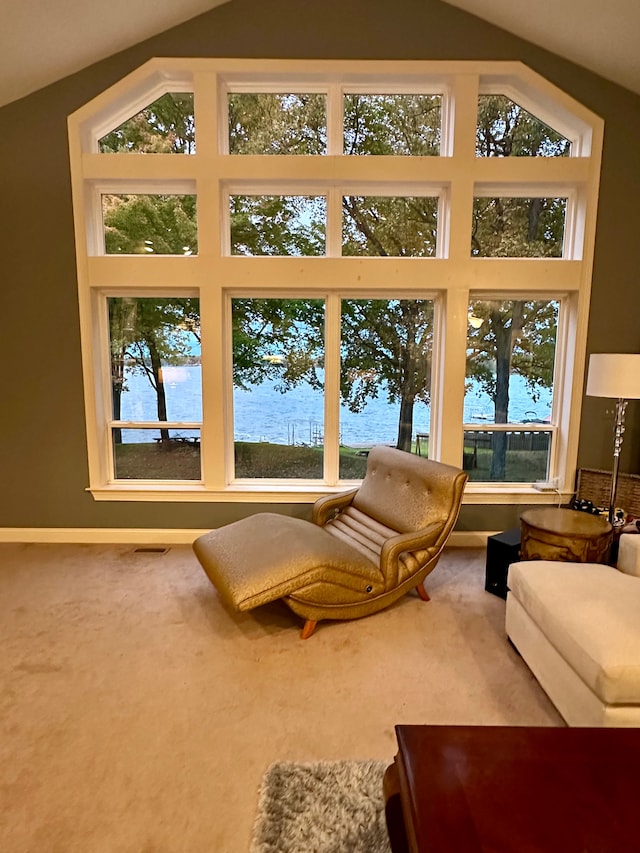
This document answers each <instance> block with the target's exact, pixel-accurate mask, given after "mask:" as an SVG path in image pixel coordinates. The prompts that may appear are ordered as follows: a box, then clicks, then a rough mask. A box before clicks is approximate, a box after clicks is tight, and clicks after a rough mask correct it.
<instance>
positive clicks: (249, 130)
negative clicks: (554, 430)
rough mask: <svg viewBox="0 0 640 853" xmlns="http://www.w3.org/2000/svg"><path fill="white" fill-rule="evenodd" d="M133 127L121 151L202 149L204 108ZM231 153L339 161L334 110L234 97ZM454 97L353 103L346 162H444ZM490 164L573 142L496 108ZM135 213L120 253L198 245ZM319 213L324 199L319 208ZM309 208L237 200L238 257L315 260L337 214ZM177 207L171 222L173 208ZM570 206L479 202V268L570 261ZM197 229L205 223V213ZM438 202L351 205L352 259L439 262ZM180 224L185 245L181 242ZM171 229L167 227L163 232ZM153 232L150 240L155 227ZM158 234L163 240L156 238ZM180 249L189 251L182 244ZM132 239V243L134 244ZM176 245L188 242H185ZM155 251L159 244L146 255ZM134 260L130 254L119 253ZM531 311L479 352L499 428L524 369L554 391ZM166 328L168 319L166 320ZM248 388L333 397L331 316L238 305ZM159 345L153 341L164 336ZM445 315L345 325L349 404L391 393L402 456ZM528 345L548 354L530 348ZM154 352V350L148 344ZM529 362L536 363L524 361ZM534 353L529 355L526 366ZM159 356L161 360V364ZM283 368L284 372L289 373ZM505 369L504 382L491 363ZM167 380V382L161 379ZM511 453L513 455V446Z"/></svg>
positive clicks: (354, 305) (119, 239)
mask: <svg viewBox="0 0 640 853" xmlns="http://www.w3.org/2000/svg"><path fill="white" fill-rule="evenodd" d="M163 97H164V98H165V99H166V100H164V101H163V99H162V98H161V99H159V101H157V102H156V103H155V104H153V105H151V106H150V107H148V108H147V109H146V110H143V111H142V112H141V113H140V114H138V116H135V117H134V118H133V119H131V120H130V122H129V123H125V125H123V126H122V127H121V128H118V129H117V130H116V131H113V132H112V133H111V134H109V135H108V136H107V137H105V138H104V139H103V140H101V149H102V150H105V151H108V150H111V151H127V150H146V151H163V152H173V153H179V152H180V153H184V152H186V151H191V150H193V146H194V145H195V136H194V133H193V104H192V101H191V100H189V97H188V96H177V95H171V96H163ZM228 107H229V151H230V153H231V154H245V155H246V154H292V153H294V154H301V155H318V154H324V153H325V152H326V102H325V98H324V96H323V95H315V94H285V95H276V94H262V93H259V94H233V95H230V96H229V100H228ZM440 135H441V98H440V97H439V96H431V95H355V94H348V95H346V96H345V99H344V152H345V154H347V155H350V156H367V155H395V156H398V155H411V156H428V155H437V154H439V152H440ZM476 144H477V154H478V156H500V157H503V156H546V157H550V156H566V155H567V154H568V153H569V150H570V144H569V141H568V140H566V139H564V138H563V137H562V136H561V135H560V134H558V133H556V132H555V131H554V130H552V129H551V128H549V127H547V126H546V125H545V124H544V123H542V122H540V121H539V120H538V119H537V118H535V116H532V115H531V114H529V113H527V112H526V111H525V110H523V109H522V108H521V107H520V106H519V105H518V104H515V103H513V102H512V101H510V100H509V99H508V98H506V97H504V96H502V95H491V96H482V97H481V98H480V100H479V106H478V125H477V138H476ZM145 198H146V199H151V200H152V201H151V206H153V205H157V207H158V209H157V210H154V211H152V210H151V209H150V207H149V204H148V203H147V201H140V197H138V198H137V199H133V200H130V201H128V202H127V204H129V205H130V206H129V208H128V209H124V210H119V211H118V212H117V216H116V215H115V214H114V217H113V219H109V226H108V227H113V229H114V230H113V233H112V236H109V240H111V239H113V240H114V245H117V246H125V245H129V246H130V245H132V244H134V245H136V246H137V247H138V248H140V240H143V241H146V240H152V241H154V242H155V241H157V244H158V246H160V245H166V246H170V247H171V248H172V251H176V248H175V247H178V249H179V250H180V251H182V250H183V249H182V248H181V247H184V246H190V245H191V244H192V243H193V241H194V237H193V234H191V233H189V236H188V235H187V232H188V230H189V227H190V226H191V222H192V220H191V218H190V215H189V212H188V210H185V208H184V206H183V205H182V203H180V205H178V204H177V202H176V201H175V200H174V201H172V203H171V204H173V205H174V207H173V210H171V205H169V204H168V202H167V200H166V199H162V198H157V197H153V196H149V197H145ZM316 202H317V200H316ZM316 202H313V204H312V205H311V206H309V204H308V199H305V197H304V196H273V195H272V196H266V195H265V196H235V197H234V198H233V199H232V204H231V211H230V213H231V244H232V247H233V248H232V251H234V252H235V253H237V254H255V255H261V254H272V255H290V256H291V255H314V254H322V252H323V246H324V218H323V217H324V211H323V209H322V205H321V204H319V203H316ZM163 205H165V208H164V209H161V208H162V207H163ZM565 211H566V202H565V200H564V199H519V198H517V199H495V198H492V199H479V200H478V201H477V203H476V208H475V210H474V229H473V242H472V246H471V249H470V251H471V252H472V253H473V254H476V255H479V256H488V255H491V256H501V257H512V256H520V257H528V256H529V257H530V256H557V255H558V254H561V251H562V232H563V229H564V219H565ZM193 213H194V218H193V221H195V210H194V211H193ZM437 214H438V210H437V202H436V200H435V199H434V198H433V197H428V196H426V197H420V196H415V195H414V196H412V197H410V198H404V197H400V198H397V197H368V196H356V195H353V196H345V198H344V199H343V254H345V255H354V256H362V255H370V256H372V255H375V256H392V257H411V256H413V257H423V256H428V255H433V254H435V247H436V236H437ZM172 219H173V222H172V224H171V228H172V232H171V233H172V236H171V238H170V239H169V238H168V237H167V233H168V226H167V222H171V220H172ZM161 223H162V225H161ZM143 226H144V227H143ZM143 232H145V233H147V234H150V235H152V236H147V237H142V233H143ZM174 238H175V240H174ZM127 240H128V241H129V242H128V243H127ZM172 241H174V242H172ZM145 245H148V244H147V243H145ZM116 250H117V251H125V249H124V248H123V249H116ZM534 304H535V305H538V304H537V303H529V302H509V303H506V302H505V303H501V307H500V308H495V307H494V308H493V309H491V310H488V311H487V316H486V318H485V323H484V324H483V326H482V327H481V330H480V332H479V333H478V335H477V336H476V337H475V338H474V339H473V341H472V343H471V345H470V353H469V359H468V365H469V368H468V370H469V372H468V375H469V377H471V378H474V377H475V378H478V379H479V380H480V381H481V383H484V387H485V388H486V389H487V390H488V392H489V393H490V394H491V395H492V398H493V400H494V405H495V420H496V422H497V423H503V422H506V421H505V420H503V419H506V417H507V414H506V413H507V412H508V376H509V372H510V371H512V370H516V371H517V372H521V373H522V375H524V376H525V378H526V380H527V382H528V383H529V384H530V387H531V388H533V389H535V388H536V387H538V386H539V384H549V383H550V382H551V373H552V368H553V348H552V347H551V346H550V341H551V327H552V325H553V323H551V321H549V322H548V318H547V317H546V314H545V311H544V310H542V309H541V308H540V306H539V305H538V307H537V309H536V310H535V311H533V310H530V308H529V306H530V305H534ZM156 321H157V322H159V318H158V317H156ZM233 324H234V336H233V340H234V382H235V383H236V384H238V385H243V384H245V385H246V384H250V383H253V382H259V381H262V380H263V379H265V378H267V377H273V376H275V375H278V376H280V377H281V383H280V387H281V388H282V389H286V388H288V387H291V386H292V385H294V384H296V383H298V382H302V381H306V382H309V383H310V384H312V385H314V387H319V384H320V383H321V380H320V378H319V376H318V368H319V366H320V365H321V364H322V346H321V337H322V336H321V328H322V318H321V309H320V307H319V304H318V303H316V301H315V300H272V299H268V300H235V305H234V312H233ZM149 335H150V336H151V337H152V335H151V332H150V333H149ZM432 336H433V313H432V307H431V303H429V302H428V301H426V300H404V299H401V300H349V301H347V302H346V303H345V308H344V314H343V345H342V357H343V366H344V370H343V374H344V375H343V377H342V387H341V393H342V398H343V400H344V401H345V402H346V404H347V405H349V406H350V407H352V408H353V409H354V410H356V411H357V410H359V409H361V408H362V406H363V405H364V403H365V401H366V400H367V399H368V398H370V397H374V396H377V395H379V394H381V393H385V394H387V396H388V399H389V401H390V402H397V401H399V402H400V417H399V424H398V440H397V444H398V446H399V447H403V448H405V449H409V448H410V446H411V430H412V418H413V406H414V404H415V401H416V400H420V401H422V402H425V403H427V402H428V400H429V393H430V383H429V376H430V363H431V346H432ZM523 340H528V341H529V342H530V343H531V345H532V346H533V345H534V344H535V346H537V347H538V352H537V354H533V353H532V352H531V351H530V349H531V348H529V351H527V350H526V347H525V346H524V345H523V344H522V343H521V342H522V341H523ZM145 346H146V347H147V350H148V351H149V353H150V350H149V345H148V343H147V344H145ZM521 350H522V351H521ZM525 352H528V354H527V355H526V358H525ZM149 357H150V356H149ZM273 357H276V361H277V360H278V359H279V358H280V357H281V359H282V363H283V364H284V365H286V367H285V369H284V370H283V369H282V367H281V366H280V367H278V366H276V361H274V360H271V359H273ZM490 361H493V362H495V365H496V371H495V374H494V375H493V378H492V377H491V376H490V375H489V373H488V372H487V371H488V364H489V362H490ZM152 373H153V371H152ZM505 448H506V445H505ZM505 448H502V449H501V448H500V447H497V449H496V450H494V454H493V456H494V460H495V467H494V470H493V471H492V477H495V478H496V479H499V478H500V476H501V473H500V472H501V471H502V476H504V458H505V457H504V452H503V451H504V449H505Z"/></svg>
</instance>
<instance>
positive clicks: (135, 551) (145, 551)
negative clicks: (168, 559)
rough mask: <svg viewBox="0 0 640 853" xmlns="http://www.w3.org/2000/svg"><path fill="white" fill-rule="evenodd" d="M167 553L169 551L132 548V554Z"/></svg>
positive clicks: (165, 549) (166, 549) (164, 549)
mask: <svg viewBox="0 0 640 853" xmlns="http://www.w3.org/2000/svg"><path fill="white" fill-rule="evenodd" d="M168 551H169V549H168V548H161V547H157V548H154V547H149V548H134V549H133V553H134V554H166V553H168Z"/></svg>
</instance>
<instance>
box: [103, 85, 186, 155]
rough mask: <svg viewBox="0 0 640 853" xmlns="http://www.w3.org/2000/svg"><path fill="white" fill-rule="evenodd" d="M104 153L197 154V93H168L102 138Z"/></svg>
mask: <svg viewBox="0 0 640 853" xmlns="http://www.w3.org/2000/svg"><path fill="white" fill-rule="evenodd" d="M98 148H99V151H100V153H101V154H113V153H116V154H127V153H129V152H132V153H134V154H195V152H196V137H195V120H194V114H193V93H192V92H186V93H178V92H167V94H166V95H163V96H162V97H161V98H158V100H157V101H154V102H153V103H152V104H150V105H149V106H148V107H145V108H144V109H143V110H141V111H140V112H139V113H136V115H134V116H132V118H130V119H128V120H127V121H125V122H124V124H121V125H120V127H118V128H116V129H115V130H112V131H111V133H108V134H107V135H106V136H103V137H102V139H100V140H99V141H98Z"/></svg>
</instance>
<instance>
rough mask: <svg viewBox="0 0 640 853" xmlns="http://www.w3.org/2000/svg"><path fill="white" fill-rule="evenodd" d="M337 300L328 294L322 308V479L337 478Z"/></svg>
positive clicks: (338, 377) (338, 369)
mask: <svg viewBox="0 0 640 853" xmlns="http://www.w3.org/2000/svg"><path fill="white" fill-rule="evenodd" d="M340 303H341V300H340V297H339V296H338V294H336V293H330V294H329V295H328V297H327V301H326V306H325V339H324V476H325V480H326V481H327V483H328V484H329V485H334V484H335V483H337V482H338V479H339V446H340Z"/></svg>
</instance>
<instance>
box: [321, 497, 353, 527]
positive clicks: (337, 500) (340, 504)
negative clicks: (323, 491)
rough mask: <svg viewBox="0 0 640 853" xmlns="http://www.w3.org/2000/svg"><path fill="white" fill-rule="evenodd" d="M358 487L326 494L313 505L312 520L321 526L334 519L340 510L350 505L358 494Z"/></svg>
mask: <svg viewBox="0 0 640 853" xmlns="http://www.w3.org/2000/svg"><path fill="white" fill-rule="evenodd" d="M357 491H358V490H357V489H349V491H348V492H340V493H339V494H337V495H324V497H322V498H318V500H317V501H316V502H315V503H314V505H313V511H312V516H311V520H312V521H313V523H314V524H319V525H320V527H322V526H323V525H325V524H326V523H327V521H329V520H330V519H332V518H333V517H334V516H335V515H336V514H337V513H338V512H340V511H341V510H343V509H345V507H348V506H349V505H350V504H351V502H352V501H353V499H354V497H355V496H356V493H357Z"/></svg>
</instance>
